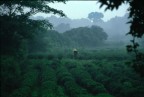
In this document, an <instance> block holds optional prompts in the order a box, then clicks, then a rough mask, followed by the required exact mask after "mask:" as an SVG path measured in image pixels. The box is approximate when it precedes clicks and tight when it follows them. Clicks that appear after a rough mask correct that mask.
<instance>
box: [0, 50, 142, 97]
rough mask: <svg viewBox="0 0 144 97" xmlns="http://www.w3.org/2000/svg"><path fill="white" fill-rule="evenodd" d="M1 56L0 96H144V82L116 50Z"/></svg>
mask: <svg viewBox="0 0 144 97" xmlns="http://www.w3.org/2000/svg"><path fill="white" fill-rule="evenodd" d="M62 51H64V50H61V51H59V52H55V51H54V52H53V53H47V54H46V53H45V54H44V53H42V54H32V55H29V56H28V58H27V59H25V60H17V59H15V58H13V57H4V56H3V57H1V67H2V68H1V78H2V79H1V81H2V84H1V90H2V91H1V97H143V96H144V79H143V78H141V77H140V76H139V75H138V74H137V73H136V72H135V71H134V70H133V69H132V68H131V67H130V65H129V62H130V59H132V56H129V55H127V53H126V52H125V51H124V50H122V49H119V52H117V49H97V50H80V49H79V55H78V57H77V59H73V54H72V50H71V49H67V52H62ZM112 95H113V96H112Z"/></svg>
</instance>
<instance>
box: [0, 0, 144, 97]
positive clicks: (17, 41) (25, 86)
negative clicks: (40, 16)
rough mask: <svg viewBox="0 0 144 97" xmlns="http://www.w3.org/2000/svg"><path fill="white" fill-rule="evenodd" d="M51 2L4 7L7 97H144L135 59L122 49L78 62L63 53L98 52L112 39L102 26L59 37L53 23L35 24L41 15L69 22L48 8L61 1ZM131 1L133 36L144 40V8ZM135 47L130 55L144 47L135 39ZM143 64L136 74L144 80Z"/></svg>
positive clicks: (0, 38)
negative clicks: (84, 48) (59, 17)
mask: <svg viewBox="0 0 144 97" xmlns="http://www.w3.org/2000/svg"><path fill="white" fill-rule="evenodd" d="M46 1H47V2H46ZM46 1H43V0H42V1H41V0H34V1H25V0H21V1H19V0H12V1H7V0H1V1H0V25H1V28H0V46H1V49H0V50H1V51H0V54H1V57H0V62H1V64H0V68H1V87H0V88H1V97H143V96H144V78H143V77H140V75H139V74H137V73H136V72H135V71H134V69H133V68H131V65H132V66H133V64H132V63H131V59H132V58H133V57H134V55H133V54H131V56H128V55H127V54H126V52H125V51H123V50H121V49H116V50H114V49H109V48H107V49H105V50H103V49H102V48H100V49H95V50H83V49H78V51H79V53H78V56H77V58H74V56H73V53H72V52H71V51H72V49H71V48H70V49H68V48H67V49H60V48H58V47H63V48H66V47H65V46H70V47H77V46H80V47H87V46H89V47H92V46H93V44H95V45H96V46H98V45H100V44H103V42H104V40H105V39H106V38H107V35H106V33H105V32H104V31H103V29H102V28H99V27H97V26H92V27H91V28H88V27H81V28H76V29H72V30H70V31H66V32H65V33H63V34H59V33H58V32H56V31H53V30H50V28H51V27H52V25H51V24H50V23H49V22H47V21H45V20H32V19H30V16H32V15H34V14H36V13H39V12H42V13H53V14H58V15H60V16H65V15H64V13H63V12H62V11H60V10H56V9H53V8H51V7H49V6H48V5H47V4H48V3H54V2H56V1H53V0H46ZM99 1H100V2H101V3H102V5H103V4H105V5H107V6H108V9H109V8H110V9H113V8H115V7H116V8H118V6H119V5H120V4H122V3H123V2H124V0H119V2H118V1H117V0H108V1H109V2H107V1H105V0H99ZM126 1H127V2H128V3H130V6H131V8H130V11H131V12H130V18H131V19H132V21H131V22H130V23H131V24H132V25H131V30H130V32H129V34H132V36H134V37H142V35H143V31H144V29H143V28H144V27H143V23H144V22H143V17H144V16H143V12H144V11H143V6H139V4H140V5H141V4H143V3H141V2H140V1H139V3H138V2H137V1H136V0H126ZM57 2H65V0H57ZM135 5H136V6H135ZM25 9H27V10H25ZM135 25H136V26H135ZM76 32H77V33H76ZM88 32H89V34H88ZM71 33H73V34H74V35H71ZM81 33H82V34H81ZM79 34H81V35H79ZM94 36H95V37H94ZM96 36H97V37H96ZM84 39H87V41H85V40H84ZM132 43H133V46H131V45H130V46H129V50H130V51H133V50H134V51H135V50H136V48H137V47H138V45H137V44H136V43H135V38H134V40H133V41H132ZM54 47H55V48H54ZM36 52H37V53H36ZM38 52H44V53H38ZM136 53H137V51H136ZM138 55H139V54H138ZM137 58H138V59H136V60H137V61H138V62H136V63H139V64H137V66H136V69H137V71H140V72H141V74H143V66H144V65H143V63H144V62H143V60H142V59H143V56H141V57H137ZM137 67H138V68H137Z"/></svg>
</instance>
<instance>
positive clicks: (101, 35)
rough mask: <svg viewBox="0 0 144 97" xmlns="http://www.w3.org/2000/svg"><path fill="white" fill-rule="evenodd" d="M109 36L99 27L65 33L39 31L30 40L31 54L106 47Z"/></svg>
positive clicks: (81, 28) (77, 29)
mask: <svg viewBox="0 0 144 97" xmlns="http://www.w3.org/2000/svg"><path fill="white" fill-rule="evenodd" d="M107 37H108V36H107V34H106V33H105V32H104V31H103V29H102V28H100V27H98V26H92V27H79V28H74V29H71V30H69V31H66V32H64V33H59V32H57V31H55V30H49V31H45V30H41V31H40V30H39V33H38V34H37V35H35V37H34V38H32V39H29V40H28V51H29V52H31V53H34V52H35V53H37V52H46V51H47V50H49V49H51V48H62V47H68V48H69V47H74V48H76V47H85V48H88V47H89V48H91V47H98V46H102V45H104V42H105V40H106V39H107Z"/></svg>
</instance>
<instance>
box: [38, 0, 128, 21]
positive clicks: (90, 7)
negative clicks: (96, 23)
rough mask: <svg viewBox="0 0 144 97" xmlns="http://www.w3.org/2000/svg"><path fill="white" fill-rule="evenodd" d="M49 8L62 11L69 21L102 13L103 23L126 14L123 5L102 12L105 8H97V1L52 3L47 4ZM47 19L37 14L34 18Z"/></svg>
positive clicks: (125, 6)
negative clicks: (116, 8) (93, 13)
mask: <svg viewBox="0 0 144 97" xmlns="http://www.w3.org/2000/svg"><path fill="white" fill-rule="evenodd" d="M49 6H50V7H53V8H56V9H59V10H62V11H63V12H64V13H65V14H66V15H67V17H68V18H71V19H81V18H87V16H88V14H89V13H91V12H102V13H103V14H104V18H103V20H104V21H107V20H109V19H110V18H113V17H115V16H123V15H124V14H125V13H126V12H127V8H128V5H127V4H123V5H122V6H120V7H119V9H118V10H113V11H110V10H107V11H104V9H105V6H104V7H102V8H99V6H100V3H97V1H68V2H66V4H64V3H52V4H49ZM39 15H41V16H43V17H47V16H49V15H46V14H37V15H36V16H39Z"/></svg>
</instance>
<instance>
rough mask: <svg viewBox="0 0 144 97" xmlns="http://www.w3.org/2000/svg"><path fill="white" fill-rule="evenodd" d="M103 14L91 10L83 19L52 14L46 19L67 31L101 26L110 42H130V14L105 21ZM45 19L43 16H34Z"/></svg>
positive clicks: (61, 29) (55, 26) (57, 29)
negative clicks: (127, 34)
mask: <svg viewBox="0 0 144 97" xmlns="http://www.w3.org/2000/svg"><path fill="white" fill-rule="evenodd" d="M103 16H104V15H103V14H102V13H99V12H91V13H90V14H89V15H88V18H82V19H70V18H66V17H59V18H58V17H56V16H50V17H46V18H44V19H46V20H48V21H49V22H50V23H52V24H53V25H54V30H56V31H58V32H65V31H68V30H70V29H72V28H78V27H91V26H92V25H97V26H100V27H101V28H103V29H104V31H105V32H106V33H107V34H108V36H109V37H108V39H107V41H110V42H129V40H130V38H129V36H126V33H128V32H129V26H130V25H129V24H126V23H127V22H128V21H129V20H128V14H125V15H124V16H122V17H118V16H116V17H114V18H112V19H110V20H108V21H106V22H105V21H103V20H102V18H103ZM34 18H38V19H43V18H42V17H34Z"/></svg>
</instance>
